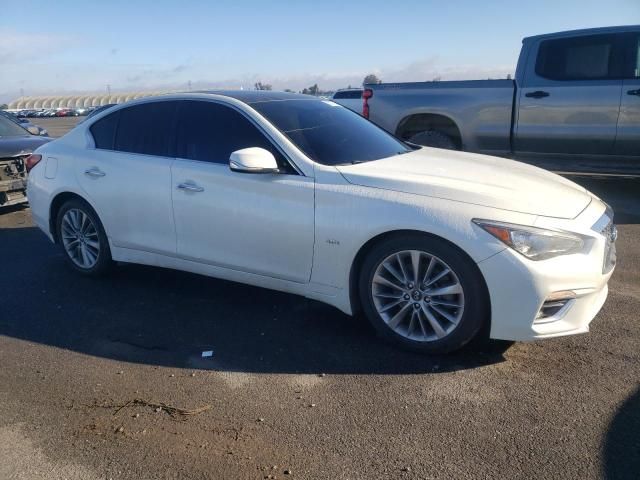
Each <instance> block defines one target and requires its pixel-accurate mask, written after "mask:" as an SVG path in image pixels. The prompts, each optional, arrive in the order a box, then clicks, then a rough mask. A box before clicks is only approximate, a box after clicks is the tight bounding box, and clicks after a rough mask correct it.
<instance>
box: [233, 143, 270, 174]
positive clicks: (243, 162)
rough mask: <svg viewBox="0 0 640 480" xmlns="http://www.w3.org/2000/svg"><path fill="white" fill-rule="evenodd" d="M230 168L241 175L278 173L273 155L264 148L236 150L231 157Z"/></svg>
mask: <svg viewBox="0 0 640 480" xmlns="http://www.w3.org/2000/svg"><path fill="white" fill-rule="evenodd" d="M229 168H230V169H231V170H233V171H234V172H240V173H278V172H279V170H278V163H277V162H276V158H275V157H274V156H273V154H272V153H271V152H270V151H268V150H265V149H264V148H258V147H251V148H243V149H242V150H236V151H235V152H233V153H232V154H231V156H230V157H229Z"/></svg>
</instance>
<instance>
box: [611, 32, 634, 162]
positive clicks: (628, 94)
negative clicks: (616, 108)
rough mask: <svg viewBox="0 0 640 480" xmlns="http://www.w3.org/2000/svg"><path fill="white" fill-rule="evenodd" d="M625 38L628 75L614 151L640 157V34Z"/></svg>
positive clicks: (624, 87) (626, 76)
mask: <svg viewBox="0 0 640 480" xmlns="http://www.w3.org/2000/svg"><path fill="white" fill-rule="evenodd" d="M625 38H626V39H627V55H626V57H625V58H626V59H627V61H626V62H625V66H626V69H625V70H626V74H625V80H624V82H623V84H622V97H621V104H620V118H619V120H618V135H617V137H616V144H615V147H614V150H615V153H616V154H617V155H623V156H632V157H640V34H637V33H633V34H629V35H627V36H626V37H625ZM636 168H637V167H636Z"/></svg>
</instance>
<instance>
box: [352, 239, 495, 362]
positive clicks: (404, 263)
mask: <svg viewBox="0 0 640 480" xmlns="http://www.w3.org/2000/svg"><path fill="white" fill-rule="evenodd" d="M359 291H360V298H361V302H362V306H363V310H364V312H365V314H366V316H367V318H368V319H369V320H370V321H371V323H372V324H373V326H374V327H375V329H376V330H377V331H378V333H379V334H380V335H381V336H382V337H383V338H385V339H386V340H389V341H391V342H392V343H394V344H396V345H399V346H402V347H404V348H408V349H411V350H418V351H421V352H426V353H446V352H450V351H454V350H457V349H459V348H461V347H462V346H463V345H465V344H466V343H468V342H469V341H471V340H472V339H473V338H474V337H475V336H476V334H477V333H478V332H479V331H480V329H481V327H482V326H483V324H485V322H488V317H489V315H488V312H489V309H488V298H487V293H486V288H485V287H484V281H483V279H482V277H481V275H480V272H479V271H478V270H477V267H476V266H475V264H474V263H473V262H472V261H471V260H469V259H468V258H467V257H466V255H464V254H463V253H462V252H460V251H459V250H458V249H457V248H455V247H453V246H452V245H450V244H449V243H447V242H445V241H443V240H440V239H438V238H435V237H429V236H422V235H408V236H405V237H396V238H391V239H389V240H386V241H384V242H382V243H380V244H378V245H377V246H375V247H374V248H373V249H372V250H371V251H370V252H369V254H368V256H367V257H366V259H365V261H364V264H363V267H362V270H361V272H360V284H359Z"/></svg>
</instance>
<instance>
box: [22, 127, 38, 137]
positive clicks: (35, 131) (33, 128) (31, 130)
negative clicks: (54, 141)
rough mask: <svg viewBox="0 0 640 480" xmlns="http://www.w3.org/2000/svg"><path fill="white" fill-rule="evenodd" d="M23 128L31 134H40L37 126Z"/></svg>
mask: <svg viewBox="0 0 640 480" xmlns="http://www.w3.org/2000/svg"><path fill="white" fill-rule="evenodd" d="M25 128H26V129H27V131H28V132H29V133H30V134H31V135H40V130H39V129H38V127H34V126H28V127H25Z"/></svg>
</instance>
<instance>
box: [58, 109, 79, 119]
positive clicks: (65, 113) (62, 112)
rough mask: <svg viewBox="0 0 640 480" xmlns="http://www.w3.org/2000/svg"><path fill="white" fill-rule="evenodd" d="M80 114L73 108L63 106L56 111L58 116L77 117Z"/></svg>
mask: <svg viewBox="0 0 640 480" xmlns="http://www.w3.org/2000/svg"><path fill="white" fill-rule="evenodd" d="M78 115H79V113H78V112H76V111H75V110H74V109H72V108H63V109H62V110H58V111H56V113H55V116H56V117H77V116H78Z"/></svg>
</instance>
